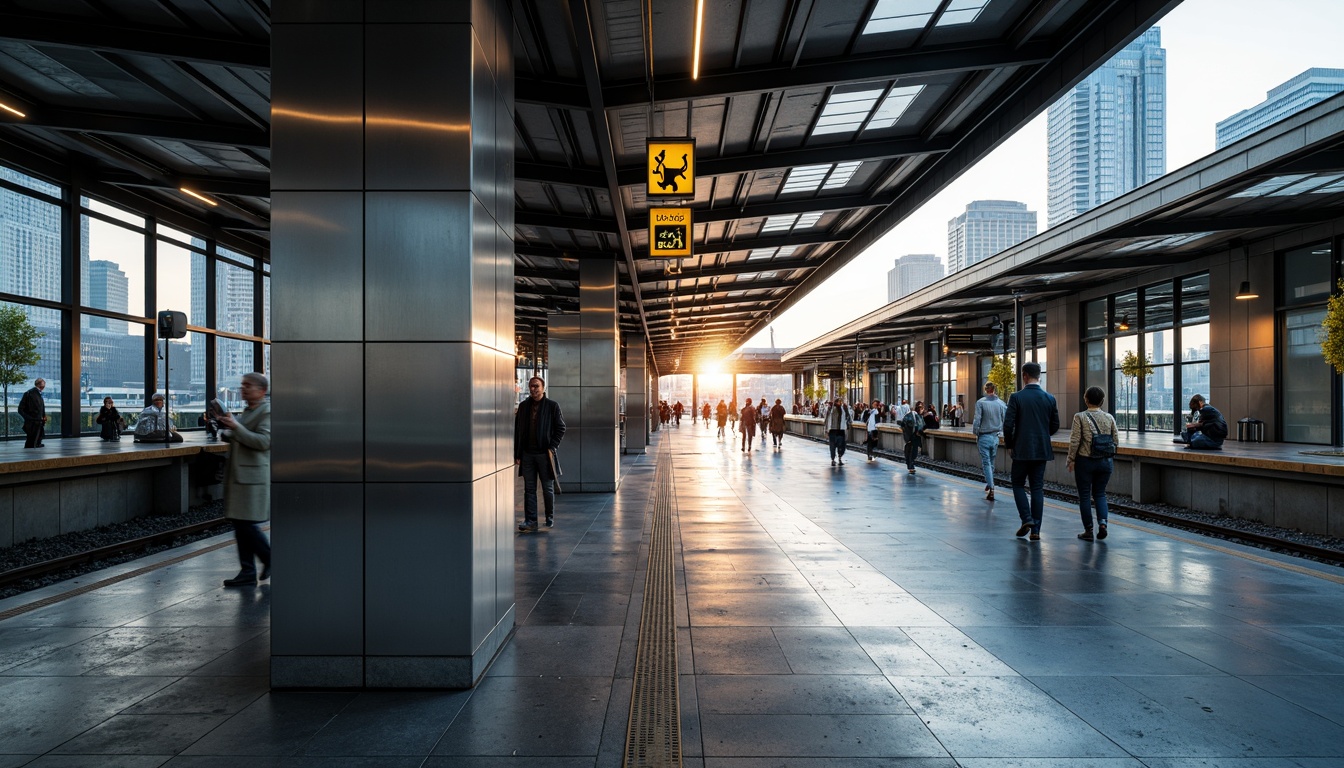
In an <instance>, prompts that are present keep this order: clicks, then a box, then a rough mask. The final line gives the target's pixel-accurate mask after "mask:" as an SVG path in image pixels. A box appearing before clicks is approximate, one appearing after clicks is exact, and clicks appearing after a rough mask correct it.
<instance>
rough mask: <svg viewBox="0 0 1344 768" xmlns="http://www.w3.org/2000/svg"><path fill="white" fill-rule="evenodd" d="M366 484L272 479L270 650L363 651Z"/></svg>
mask: <svg viewBox="0 0 1344 768" xmlns="http://www.w3.org/2000/svg"><path fill="white" fill-rule="evenodd" d="M364 487H365V486H363V485H361V484H359V483H280V482H275V483H272V484H271V513H272V519H271V540H272V544H273V546H274V552H275V555H276V560H275V563H276V565H275V571H276V572H275V576H276V581H275V584H274V585H273V586H272V587H271V653H272V654H274V655H276V656H328V655H332V656H340V655H354V656H358V655H360V654H362V653H363V652H364V601H363V600H361V599H359V595H360V594H361V593H362V592H363V591H364ZM281 576H283V577H284V578H283V582H284V583H281Z"/></svg>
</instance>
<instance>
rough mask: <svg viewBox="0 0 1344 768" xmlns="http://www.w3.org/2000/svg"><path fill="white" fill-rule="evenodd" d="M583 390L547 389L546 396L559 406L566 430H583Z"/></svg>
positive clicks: (567, 388)
mask: <svg viewBox="0 0 1344 768" xmlns="http://www.w3.org/2000/svg"><path fill="white" fill-rule="evenodd" d="M582 394H583V390H581V389H580V388H578V387H547V388H546V396H547V397H549V398H551V399H552V400H554V401H555V402H556V404H558V405H559V406H560V413H561V415H563V416H564V419H565V428H566V429H582V428H583V403H582V400H581V396H582Z"/></svg>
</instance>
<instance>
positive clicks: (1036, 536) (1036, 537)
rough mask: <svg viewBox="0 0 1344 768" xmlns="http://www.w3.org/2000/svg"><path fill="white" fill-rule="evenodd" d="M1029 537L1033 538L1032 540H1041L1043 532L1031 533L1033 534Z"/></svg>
mask: <svg viewBox="0 0 1344 768" xmlns="http://www.w3.org/2000/svg"><path fill="white" fill-rule="evenodd" d="M1028 538H1029V539H1031V540H1032V541H1040V540H1041V534H1039V533H1033V534H1031V536H1029V537H1028Z"/></svg>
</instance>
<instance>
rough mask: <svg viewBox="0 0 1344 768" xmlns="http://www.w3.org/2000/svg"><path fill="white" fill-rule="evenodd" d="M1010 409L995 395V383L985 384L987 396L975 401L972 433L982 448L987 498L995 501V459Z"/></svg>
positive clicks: (981, 463)
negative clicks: (1006, 415)
mask: <svg viewBox="0 0 1344 768" xmlns="http://www.w3.org/2000/svg"><path fill="white" fill-rule="evenodd" d="M1007 411H1008V407H1007V406H1006V405H1004V404H1003V401H1002V400H1000V399H999V396H998V395H996V394H995V387H994V382H992V381H991V382H987V383H986V384H985V396H984V397H982V398H980V399H979V400H976V401H975V418H974V419H973V420H972V421H971V431H972V432H974V433H975V442H976V445H977V446H979V448H980V465H981V468H982V469H984V472H985V498H986V499H988V500H989V501H993V500H994V457H995V455H996V454H997V453H998V452H999V433H1000V432H1002V431H1003V417H1004V415H1005V414H1006V413H1007Z"/></svg>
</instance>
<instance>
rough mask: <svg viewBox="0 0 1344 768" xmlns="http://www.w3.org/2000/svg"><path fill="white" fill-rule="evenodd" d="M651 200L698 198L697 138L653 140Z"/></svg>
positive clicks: (649, 144)
mask: <svg viewBox="0 0 1344 768" xmlns="http://www.w3.org/2000/svg"><path fill="white" fill-rule="evenodd" d="M646 146H647V148H648V152H647V160H648V185H647V187H646V189H645V194H646V195H647V196H648V197H661V198H669V197H693V196H694V195H695V139H649V140H648V142H647V144H646Z"/></svg>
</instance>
